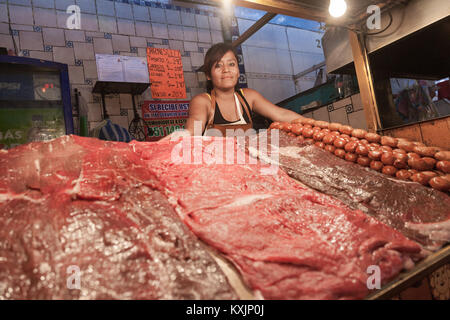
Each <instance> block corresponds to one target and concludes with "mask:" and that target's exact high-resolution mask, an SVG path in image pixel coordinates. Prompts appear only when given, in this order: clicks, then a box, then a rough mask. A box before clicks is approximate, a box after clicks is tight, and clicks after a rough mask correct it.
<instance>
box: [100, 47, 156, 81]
mask: <svg viewBox="0 0 450 320" xmlns="http://www.w3.org/2000/svg"><path fill="white" fill-rule="evenodd" d="M95 59H96V62H97V74H98V80H99V81H115V82H138V83H149V81H150V79H149V75H148V67H147V59H146V58H144V57H128V56H119V55H110V54H96V55H95Z"/></svg>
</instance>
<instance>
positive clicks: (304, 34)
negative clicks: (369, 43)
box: [237, 19, 325, 103]
mask: <svg viewBox="0 0 450 320" xmlns="http://www.w3.org/2000/svg"><path fill="white" fill-rule="evenodd" d="M237 20H238V26H239V32H240V33H241V34H242V33H243V32H245V31H246V30H247V29H248V28H249V27H250V26H251V25H252V24H253V23H254V21H251V20H246V19H237ZM321 37H322V34H321V33H318V32H313V31H308V30H303V29H298V28H293V27H285V26H279V25H273V24H267V25H265V26H264V27H262V28H261V29H260V30H259V31H257V32H256V33H255V34H254V35H252V36H251V37H250V38H249V39H248V40H246V41H245V42H244V44H243V45H242V53H243V56H244V63H245V70H246V72H247V73H248V74H247V78H248V81H249V86H250V83H252V86H251V87H252V88H254V89H256V90H258V91H260V92H263V93H264V96H265V97H266V98H267V99H268V100H270V101H272V102H274V103H276V102H279V101H282V100H284V99H286V98H289V97H290V96H292V95H294V94H296V93H299V92H301V91H305V90H308V89H310V88H312V87H313V86H314V82H315V74H314V73H312V74H309V75H306V76H305V77H302V78H300V79H297V81H295V82H294V79H293V76H294V75H295V74H297V73H299V72H301V71H304V70H305V69H308V68H309V67H311V66H313V65H314V64H318V63H320V62H322V61H324V60H325V58H324V55H323V51H322V49H321V48H318V47H317V42H316V40H317V39H319V40H320V39H321ZM284 75H290V76H291V80H289V81H288V80H285V79H283V80H280V76H284ZM252 77H253V80H254V81H251V79H252ZM280 81H281V82H280ZM286 85H287V87H286ZM271 86H276V89H275V90H271V89H270V88H271ZM278 86H284V87H278Z"/></svg>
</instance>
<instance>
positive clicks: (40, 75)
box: [0, 56, 73, 149]
mask: <svg viewBox="0 0 450 320" xmlns="http://www.w3.org/2000/svg"><path fill="white" fill-rule="evenodd" d="M72 133H73V119H72V107H71V102H70V87H69V77H68V72H67V65H65V64H60V63H55V62H49V61H43V60H38V59H30V58H23V57H13V56H0V149H9V148H13V147H15V146H17V145H21V144H24V143H28V142H32V141H42V140H50V139H53V138H57V137H59V136H62V135H65V134H72Z"/></svg>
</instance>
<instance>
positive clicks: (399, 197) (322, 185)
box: [269, 132, 450, 251]
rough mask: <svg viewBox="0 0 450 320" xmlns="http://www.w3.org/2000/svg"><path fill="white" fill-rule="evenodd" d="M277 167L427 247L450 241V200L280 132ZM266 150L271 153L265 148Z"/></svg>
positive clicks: (437, 193)
mask: <svg viewBox="0 0 450 320" xmlns="http://www.w3.org/2000/svg"><path fill="white" fill-rule="evenodd" d="M277 145H279V147H280V148H279V149H278V147H277V148H273V149H274V150H277V152H278V153H279V164H280V167H281V168H282V169H283V170H284V171H285V172H286V173H287V174H289V175H290V176H291V177H293V178H295V179H297V180H299V181H301V182H302V183H303V184H305V185H307V186H309V187H311V188H313V189H316V190H318V191H320V192H323V193H325V194H328V195H330V196H333V197H335V198H337V199H339V200H341V201H343V202H344V203H346V204H347V205H348V206H350V207H351V208H354V209H359V210H362V211H363V212H365V213H367V214H369V215H371V216H372V217H374V218H376V219H377V220H379V221H381V222H383V223H385V224H387V225H389V226H390V227H392V228H394V229H396V230H398V231H400V232H402V233H403V234H404V235H406V236H407V237H409V238H410V239H412V240H414V241H417V242H419V243H420V244H421V245H423V246H424V247H425V248H427V249H430V250H433V251H434V250H437V249H439V248H440V247H441V246H442V245H444V244H445V243H447V242H450V197H449V196H448V195H446V194H445V193H442V192H440V191H437V190H435V189H431V188H426V187H424V186H422V185H421V184H419V183H414V182H405V181H401V180H397V179H394V178H391V177H388V176H386V175H383V174H381V173H378V172H376V171H374V170H371V169H369V168H364V167H361V166H359V165H357V164H354V163H351V162H348V161H345V160H342V159H339V158H338V157H336V156H334V155H332V154H330V153H329V152H327V151H325V150H322V149H320V148H317V147H315V146H312V145H306V144H302V143H301V142H298V140H297V139H293V138H292V137H290V136H288V135H286V134H284V133H283V132H281V133H280V140H279V141H278V142H277ZM269 150H272V148H271V147H269Z"/></svg>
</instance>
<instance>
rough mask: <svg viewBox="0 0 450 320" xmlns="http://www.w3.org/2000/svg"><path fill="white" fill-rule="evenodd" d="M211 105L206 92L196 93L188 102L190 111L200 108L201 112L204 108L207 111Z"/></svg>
mask: <svg viewBox="0 0 450 320" xmlns="http://www.w3.org/2000/svg"><path fill="white" fill-rule="evenodd" d="M210 106H211V99H210V98H209V97H208V95H207V94H206V93H200V94H198V95H196V96H195V97H193V98H192V99H191V101H190V103H189V109H190V110H191V112H192V111H193V110H196V111H197V110H198V111H200V110H202V111H201V112H204V110H206V111H207V112H209V109H210Z"/></svg>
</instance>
